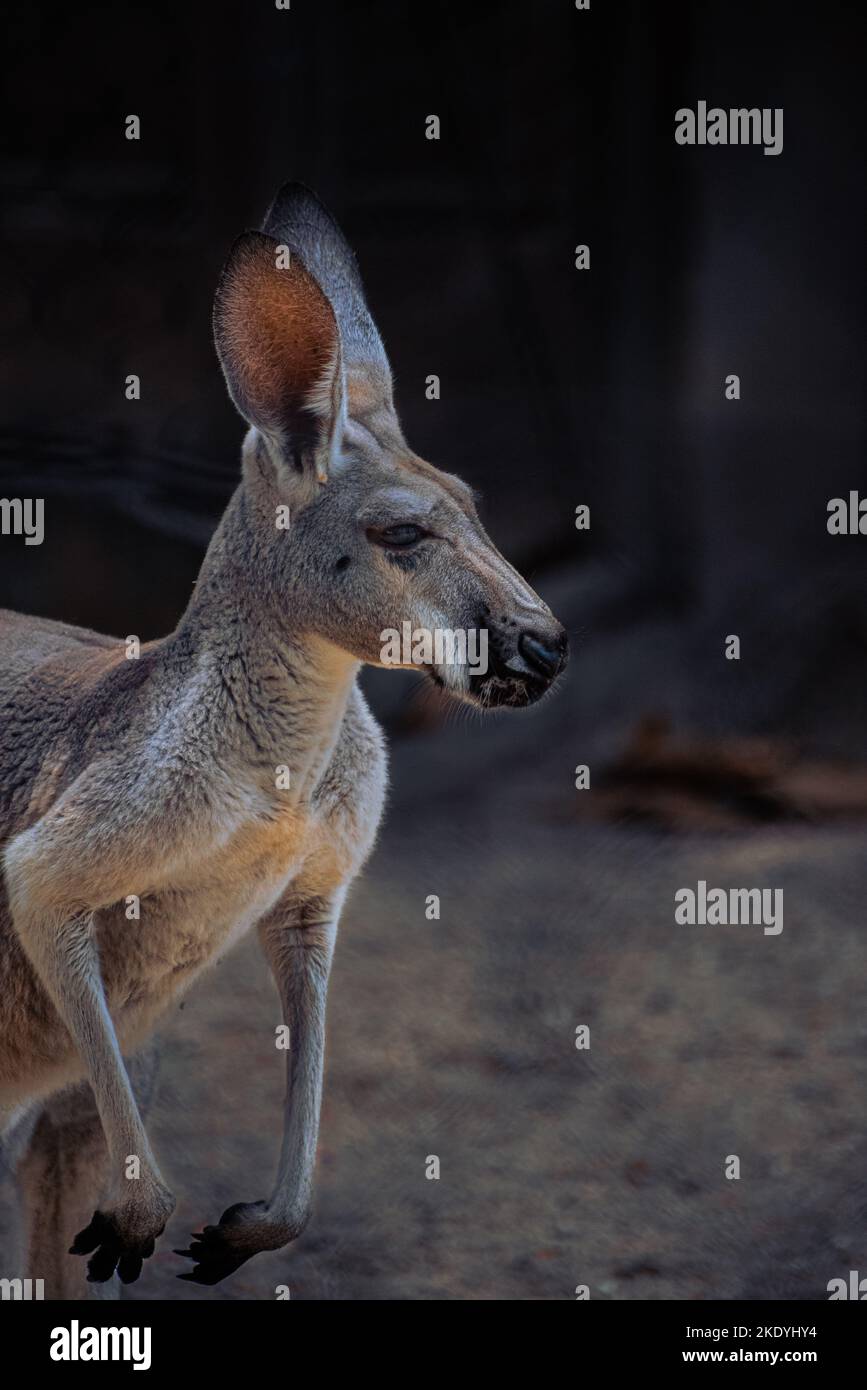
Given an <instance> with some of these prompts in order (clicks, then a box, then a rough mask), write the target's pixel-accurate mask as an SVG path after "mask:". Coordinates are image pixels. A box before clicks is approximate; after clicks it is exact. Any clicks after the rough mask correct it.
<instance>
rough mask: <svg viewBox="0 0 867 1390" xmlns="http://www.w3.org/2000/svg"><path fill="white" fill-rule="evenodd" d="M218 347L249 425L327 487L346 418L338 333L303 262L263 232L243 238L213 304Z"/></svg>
mask: <svg viewBox="0 0 867 1390" xmlns="http://www.w3.org/2000/svg"><path fill="white" fill-rule="evenodd" d="M214 342H215V344H216V347H217V355H218V357H219V359H220V365H221V366H222V368H223V374H224V375H225V378H226V384H227V386H228V388H229V395H230V396H231V398H232V400H233V401H234V403H235V405H236V406H237V408H238V410H239V411H240V412H241V414H242V415H243V416H244V419H245V420H246V421H247V422H248V424H251V425H255V427H256V429H258V430H259V431H260V432H261V433H262V434H264V435H265V436H266V437H267V438H268V440H269V441H270V443H271V444H272V446H273V447H275V448H276V449H277V451H278V452H279V453H280V454H282V455H283V456H284V457H288V458H294V459H295V460H296V461H297V462H303V463H305V464H310V463H312V465H313V467H314V468H315V470H316V474H317V476H318V477H319V479H320V481H321V482H324V481H325V480H326V478H327V476H328V470H329V465H330V462H331V460H332V457H333V455H334V453H335V451H336V449H337V448H338V447H339V444H340V436H341V433H342V428H343V423H344V414H345V405H344V378H343V361H342V351H341V342H340V331H339V329H338V327H337V321H336V319H335V317H334V311H333V309H332V308H331V305H330V303H329V301H328V299H327V297H326V296H325V295H324V294H323V292H322V290H321V289H320V287H319V285H318V284H317V283H316V280H315V279H314V277H313V276H312V275H311V274H310V271H309V270H308V269H307V268H306V266H305V265H304V264H303V262H302V261H301V259H300V258H299V256H298V255H297V254H289V255H287V254H286V253H285V251H281V250H280V248H279V246H278V244H277V242H275V241H273V240H272V239H271V238H270V237H268V236H263V234H262V233H261V232H245V233H244V235H243V236H240V237H238V240H237V241H236V242H235V244H234V246H233V247H232V250H231V252H230V254H229V259H228V260H227V262H226V264H225V266H224V267H223V273H222V275H221V276H220V282H219V284H218V286H217V293H216V297H215V299H214Z"/></svg>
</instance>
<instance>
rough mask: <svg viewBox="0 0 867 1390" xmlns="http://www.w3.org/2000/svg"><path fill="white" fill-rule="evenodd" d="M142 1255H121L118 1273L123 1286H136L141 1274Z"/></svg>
mask: <svg viewBox="0 0 867 1390" xmlns="http://www.w3.org/2000/svg"><path fill="white" fill-rule="evenodd" d="M141 1266H142V1257H141V1255H121V1257H120V1260H119V1261H118V1266H117V1273H118V1278H119V1279H120V1282H121V1283H122V1284H134V1283H135V1281H136V1279H137V1278H138V1277H139V1275H140V1274H141Z"/></svg>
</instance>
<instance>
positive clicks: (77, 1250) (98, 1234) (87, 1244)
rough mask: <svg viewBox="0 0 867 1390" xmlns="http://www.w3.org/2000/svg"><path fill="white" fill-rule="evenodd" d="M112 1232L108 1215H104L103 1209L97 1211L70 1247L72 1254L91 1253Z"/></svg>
mask: <svg viewBox="0 0 867 1390" xmlns="http://www.w3.org/2000/svg"><path fill="white" fill-rule="evenodd" d="M110 1234H111V1224H110V1222H109V1220H108V1217H106V1216H104V1215H103V1213H102V1212H101V1211H95V1212H94V1213H93V1216H92V1218H91V1221H90V1224H89V1225H88V1226H85V1228H84V1230H83V1231H79V1232H78V1235H77V1236H76V1237H75V1240H74V1241H73V1242H72V1244H71V1245H70V1247H69V1253H70V1255H89V1254H90V1253H91V1251H93V1250H95V1249H96V1247H97V1246H98V1245H101V1244H102V1242H103V1240H105V1238H106V1236H108V1235H110Z"/></svg>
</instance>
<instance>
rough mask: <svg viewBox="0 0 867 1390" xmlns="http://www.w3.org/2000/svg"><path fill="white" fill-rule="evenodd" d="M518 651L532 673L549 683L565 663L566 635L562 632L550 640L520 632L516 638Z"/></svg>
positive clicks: (530, 633) (532, 633) (531, 633)
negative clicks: (542, 677) (534, 672)
mask: <svg viewBox="0 0 867 1390" xmlns="http://www.w3.org/2000/svg"><path fill="white" fill-rule="evenodd" d="M518 651H519V652H520V653H521V655H522V657H523V658H524V660H525V661H526V662H527V664H528V665H529V666H531V667H532V668H533V670H534V671H536V672H538V674H539V675H540V676H544V677H545V679H546V680H549V681H551V680H553V679H554V677H555V676H556V675H557V673H558V671H560V670H562V668H563V665H564V664H565V661H566V634H565V632H563V633H561V634H560V636H559V637H557V638H555V639H553V640H552V639H551V638H550V637H545V638H542V637H537V636H536V634H535V633H534V632H522V633H521V635H520V637H519V638H518Z"/></svg>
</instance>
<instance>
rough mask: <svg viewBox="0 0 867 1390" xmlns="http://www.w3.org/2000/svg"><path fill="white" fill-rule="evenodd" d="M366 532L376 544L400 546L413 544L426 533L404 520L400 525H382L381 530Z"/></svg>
mask: <svg viewBox="0 0 867 1390" xmlns="http://www.w3.org/2000/svg"><path fill="white" fill-rule="evenodd" d="M367 534H368V535H369V537H370V539H371V540H372V541H375V542H376V543H377V544H378V545H391V546H396V547H399V548H402V547H404V546H407V545H415V543H416V541H420V540H422V539H423V538H424V537H425V536H426V535H427V531H423V530H422V528H421V527H420V526H413V525H412V524H411V523H410V522H405V523H404V524H403V525H401V526H384V527H382V529H381V530H376V531H368V533H367Z"/></svg>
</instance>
